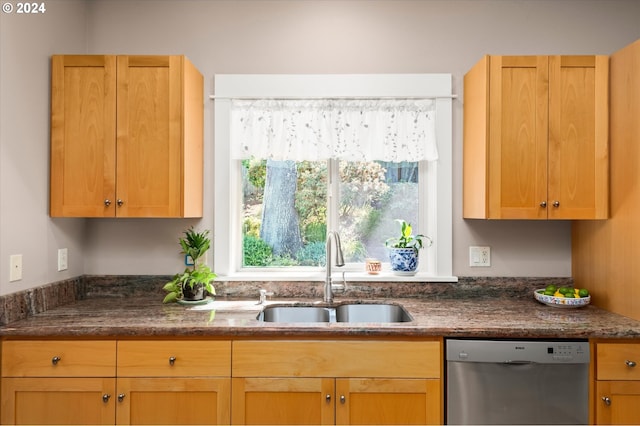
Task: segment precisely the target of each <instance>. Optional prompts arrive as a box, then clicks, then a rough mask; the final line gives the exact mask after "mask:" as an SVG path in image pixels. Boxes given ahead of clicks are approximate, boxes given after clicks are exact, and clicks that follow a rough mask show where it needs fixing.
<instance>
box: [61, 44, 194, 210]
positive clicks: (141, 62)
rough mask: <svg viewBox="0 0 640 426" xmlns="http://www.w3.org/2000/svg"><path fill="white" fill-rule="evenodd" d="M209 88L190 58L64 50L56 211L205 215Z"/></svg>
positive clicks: (62, 57) (62, 58)
mask: <svg viewBox="0 0 640 426" xmlns="http://www.w3.org/2000/svg"><path fill="white" fill-rule="evenodd" d="M203 88H204V86H203V77H202V75H201V74H200V73H199V71H198V70H197V69H196V68H195V67H194V66H193V64H191V62H189V60H188V59H187V58H185V57H184V56H178V55H172V56H112V55H54V56H53V57H52V75H51V90H52V94H51V199H50V214H51V216H67V217H201V216H202V185H203V183H202V179H203V164H204V163H203V120H204V116H203V111H204V105H203V96H204V93H203V90H204V89H203Z"/></svg>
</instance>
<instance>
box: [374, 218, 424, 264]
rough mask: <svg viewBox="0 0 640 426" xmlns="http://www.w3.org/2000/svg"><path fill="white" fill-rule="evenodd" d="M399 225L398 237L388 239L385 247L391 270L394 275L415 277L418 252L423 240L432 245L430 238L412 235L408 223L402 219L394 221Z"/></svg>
mask: <svg viewBox="0 0 640 426" xmlns="http://www.w3.org/2000/svg"><path fill="white" fill-rule="evenodd" d="M396 222H398V223H399V224H400V236H399V237H392V238H389V239H388V240H387V241H386V242H385V246H386V247H387V249H388V250H389V261H390V262H391V270H392V271H393V272H394V274H396V275H415V274H416V271H417V269H418V259H419V257H418V250H420V249H421V248H422V247H423V242H422V240H423V239H426V240H427V241H428V245H431V244H432V240H431V238H429V237H427V236H425V235H422V234H418V235H413V229H412V227H411V224H410V223H407V221H405V220H402V219H396Z"/></svg>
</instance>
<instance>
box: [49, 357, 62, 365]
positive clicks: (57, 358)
mask: <svg viewBox="0 0 640 426" xmlns="http://www.w3.org/2000/svg"><path fill="white" fill-rule="evenodd" d="M61 359H62V358H60V357H59V356H54V357H53V358H51V364H53V365H58V363H59V362H60V360H61Z"/></svg>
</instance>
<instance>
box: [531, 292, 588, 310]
mask: <svg viewBox="0 0 640 426" xmlns="http://www.w3.org/2000/svg"><path fill="white" fill-rule="evenodd" d="M540 290H543V291H544V289H540ZM540 290H536V291H534V292H533V297H535V298H536V300H537V301H538V302H540V303H544V304H545V305H548V306H553V307H556V308H581V307H582V306H587V305H588V304H589V303H590V302H591V296H587V297H580V298H578V299H576V298H568V297H555V296H547V295H545V294H541V293H538V291H540Z"/></svg>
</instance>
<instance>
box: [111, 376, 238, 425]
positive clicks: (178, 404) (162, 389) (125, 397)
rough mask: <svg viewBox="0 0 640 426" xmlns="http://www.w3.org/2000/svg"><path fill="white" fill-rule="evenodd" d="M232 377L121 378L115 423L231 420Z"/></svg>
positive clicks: (192, 423) (197, 423)
mask: <svg viewBox="0 0 640 426" xmlns="http://www.w3.org/2000/svg"><path fill="white" fill-rule="evenodd" d="M230 395H231V389H230V379H228V378H226V379H223V378H209V377H172V378H118V394H117V402H116V405H117V407H116V424H119V425H137V424H146V425H202V424H207V425H213V424H229V422H230V420H229V404H230V400H229V398H230Z"/></svg>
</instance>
